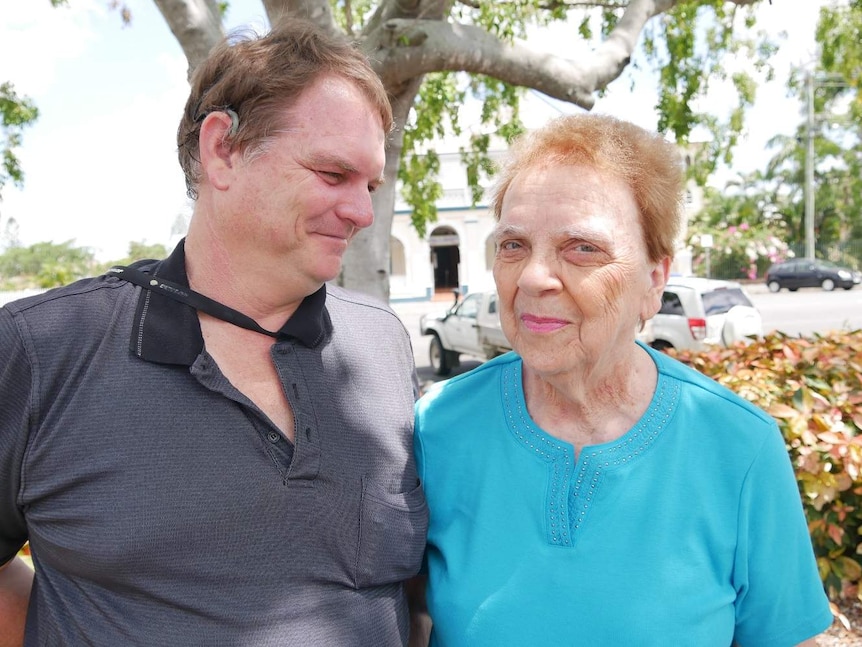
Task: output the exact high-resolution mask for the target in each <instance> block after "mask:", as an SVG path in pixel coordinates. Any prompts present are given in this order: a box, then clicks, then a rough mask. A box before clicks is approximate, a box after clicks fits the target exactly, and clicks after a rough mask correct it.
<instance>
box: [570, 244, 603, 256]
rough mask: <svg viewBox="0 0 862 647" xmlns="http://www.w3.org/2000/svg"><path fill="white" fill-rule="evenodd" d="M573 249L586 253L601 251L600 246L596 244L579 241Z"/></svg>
mask: <svg viewBox="0 0 862 647" xmlns="http://www.w3.org/2000/svg"><path fill="white" fill-rule="evenodd" d="M572 249H573V250H574V251H576V252H582V253H585V254H592V253H594V252H597V251H599V248H598V247H596V246H595V245H590V244H589V243H578V244H577V245H573V246H572Z"/></svg>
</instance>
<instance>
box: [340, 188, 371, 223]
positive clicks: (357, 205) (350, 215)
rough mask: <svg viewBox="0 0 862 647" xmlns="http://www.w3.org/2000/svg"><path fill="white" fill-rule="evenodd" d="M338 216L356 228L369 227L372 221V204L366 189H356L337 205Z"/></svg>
mask: <svg viewBox="0 0 862 647" xmlns="http://www.w3.org/2000/svg"><path fill="white" fill-rule="evenodd" d="M338 216H339V217H340V218H343V219H344V220H347V221H348V222H350V223H351V224H352V225H353V226H354V227H356V228H357V229H364V228H365V227H370V226H371V223H373V222H374V206H373V205H372V202H371V193H370V192H369V191H368V189H357V190H355V191H353V192H351V194H350V195H349V196H347V198H346V199H345V200H343V201H342V203H341V205H339V209H338Z"/></svg>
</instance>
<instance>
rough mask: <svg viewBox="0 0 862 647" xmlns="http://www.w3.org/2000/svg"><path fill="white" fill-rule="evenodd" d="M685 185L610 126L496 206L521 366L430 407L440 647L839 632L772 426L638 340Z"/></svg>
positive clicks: (519, 165)
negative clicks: (832, 629)
mask: <svg viewBox="0 0 862 647" xmlns="http://www.w3.org/2000/svg"><path fill="white" fill-rule="evenodd" d="M682 189H683V177H682V169H681V165H680V161H679V155H678V152H677V150H676V148H675V147H674V146H673V145H671V144H669V143H667V142H665V141H664V140H663V139H661V138H660V137H658V136H656V135H654V134H650V133H648V132H646V131H644V130H642V129H640V128H638V127H636V126H634V125H631V124H628V123H625V122H622V121H619V120H616V119H613V118H609V117H605V116H595V115H578V116H566V117H562V118H559V119H557V120H555V121H553V122H551V123H549V124H548V125H547V126H545V127H544V128H542V129H541V130H538V131H536V132H534V133H532V134H530V135H529V136H527V137H525V138H524V139H523V140H522V141H521V142H520V143H519V144H518V145H517V146H516V147H515V148H514V149H513V150H512V152H511V154H510V158H509V161H508V163H507V164H506V165H505V166H504V168H503V169H502V173H501V175H500V178H499V182H498V184H497V187H496V190H495V193H494V194H493V197H492V206H493V210H494V213H495V215H496V218H497V220H498V225H497V227H496V233H495V237H496V250H497V251H496V259H495V262H494V279H495V281H496V284H497V291H498V293H499V301H500V309H501V310H500V312H501V321H502V324H503V330H504V332H505V333H506V335H507V337H508V338H509V340H510V341H511V343H512V347H513V348H514V350H515V352H514V353H509V354H507V355H504V356H502V357H499V358H497V359H495V360H492V361H490V362H488V363H486V364H484V365H482V366H481V367H479V368H477V369H475V370H473V371H472V372H470V373H467V374H465V375H461V376H459V377H456V378H454V379H451V380H449V381H448V382H444V383H441V384H439V385H437V386H436V388H435V389H434V390H432V391H431V392H429V393H428V394H427V395H425V396H424V397H423V398H422V399H421V400H420V401H419V403H418V404H417V408H416V411H417V418H416V435H415V445H416V457H417V463H418V466H419V468H420V474H421V477H422V480H423V483H424V487H425V494H426V496H427V499H428V504H429V506H430V510H431V527H430V530H429V534H428V546H427V551H426V563H427V575H428V586H427V603H428V610H429V613H430V616H431V620H432V621H433V631H432V635H431V644H432V645H439V646H443V645H446V646H447V647H483V646H489V647H491V646H493V647H501V646H506V645H513V646H515V645H517V646H528V645H529V646H534V645H536V646H550V645H585V646H587V647H604V646H608V647H618V646H628V645H637V646H639V647H640V646H651V645H655V646H661V647H667V646H668V645H678V646H689V645H690V646H694V647H713V646H714V647H728V646H729V645H731V644H736V645H741V646H742V647H765V646H774V647H789V646H792V645H797V644H800V643H801V644H811V645H814V644H815V643H814V642H813V640H811V639H812V636H815V635H816V634H818V633H819V632H821V631H823V630H824V629H826V628H827V627H828V626H829V625H830V624H831V622H832V615H831V613H830V611H829V606H828V601H827V599H826V596H825V594H824V590H823V586H822V584H821V582H820V579H819V577H818V573H817V569H816V566H815V560H814V556H813V551H812V548H811V543H810V539H809V536H808V532H807V528H806V523H805V519H804V516H803V512H802V506H801V502H800V499H799V493H798V490H797V487H796V482H795V479H794V475H793V471H792V469H791V465H790V461H789V458H788V454H787V451H786V449H785V446H784V442H783V440H782V437H781V434H780V433H779V431H778V428H777V426H776V424H775V422H774V420H773V419H772V418H770V417H769V416H768V415H766V414H765V413H764V412H763V411H761V410H759V409H757V408H756V407H754V406H752V405H751V404H750V403H748V402H746V401H744V400H742V399H741V398H739V397H737V396H735V395H734V394H733V393H731V392H730V391H728V390H726V389H724V388H723V387H721V386H719V385H718V384H716V383H715V382H714V381H712V380H710V379H708V378H706V377H704V376H702V375H700V374H699V373H697V372H695V371H693V370H691V369H689V368H687V367H686V366H684V365H683V364H681V363H679V362H677V361H675V360H673V359H671V358H669V357H668V356H666V355H664V354H661V353H658V352H656V351H654V350H652V349H650V348H647V347H645V346H644V345H642V344H640V343H638V342H636V340H635V335H636V330H637V328H638V326H640V325H642V324H643V323H644V322H645V321H646V320H648V319H649V318H650V317H652V316H653V315H654V314H655V313H656V312H657V311H658V309H659V306H660V304H661V297H662V290H663V288H664V285H665V282H666V280H667V277H668V272H669V267H670V263H671V258H672V255H673V251H674V239H675V238H676V237H677V235H678V230H679V225H680V212H681V209H680V204H681V200H680V197H681V193H682ZM806 641H807V642H806Z"/></svg>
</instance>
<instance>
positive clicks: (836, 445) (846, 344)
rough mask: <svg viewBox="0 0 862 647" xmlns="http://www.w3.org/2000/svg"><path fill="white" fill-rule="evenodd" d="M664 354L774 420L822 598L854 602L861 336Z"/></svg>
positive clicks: (859, 547) (772, 338)
mask: <svg viewBox="0 0 862 647" xmlns="http://www.w3.org/2000/svg"><path fill="white" fill-rule="evenodd" d="M670 353H671V354H673V355H675V356H676V357H677V358H678V359H681V360H682V361H684V362H686V363H688V364H690V365H691V366H693V367H694V368H696V369H697V370H698V371H700V372H702V373H704V374H706V375H707V376H709V377H711V378H713V379H715V380H716V381H718V382H719V383H721V384H723V385H724V386H726V387H728V388H730V389H731V390H733V391H735V392H736V393H737V394H739V395H740V396H742V397H743V398H745V399H746V400H749V401H750V402H752V403H754V404H755V405H757V406H759V407H761V408H762V409H764V410H765V411H767V412H769V413H770V414H771V415H772V416H773V417H775V419H776V420H777V422H778V426H779V428H780V429H781V432H782V434H783V435H784V439H785V442H786V444H787V448H788V451H789V452H790V457H791V461H792V463H793V466H794V469H795V471H796V478H797V482H798V485H799V492H800V495H801V496H802V502H803V506H804V509H805V514H806V516H807V519H808V527H809V531H810V533H811V540H812V543H813V545H814V551H815V553H816V555H817V564H818V567H819V570H820V576H821V578H822V579H823V582H824V585H825V587H826V590H827V592H828V593H829V596H830V597H831V598H832V599H836V598H840V597H844V598H851V597H857V596H860V593H862V591H860V588H859V585H860V581H862V536H860V535H862V436H860V431H862V330H855V331H839V332H834V333H830V334H828V335H817V334H815V335H813V336H812V337H810V338H795V337H789V336H787V335H784V334H781V333H775V334H771V335H769V336H767V337H766V338H764V339H762V340H757V341H754V342H753V343H751V344H749V345H747V346H746V345H745V344H742V343H739V344H737V345H736V346H734V347H732V348H715V349H711V350H709V351H706V352H704V353H700V354H696V353H692V352H683V351H670Z"/></svg>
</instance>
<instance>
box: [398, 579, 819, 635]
mask: <svg viewBox="0 0 862 647" xmlns="http://www.w3.org/2000/svg"><path fill="white" fill-rule="evenodd" d="M425 579H426V578H425V576H424V575H417V576H416V577H414V578H412V579H409V580H407V582H405V583H404V590H405V592H406V593H407V604H408V606H409V607H410V641H409V642H408V643H407V646H408V647H426V646H427V645H428V640H429V638H430V636H431V617H430V616H429V615H428V608H427V606H426V604H425ZM806 647H807V646H806Z"/></svg>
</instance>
